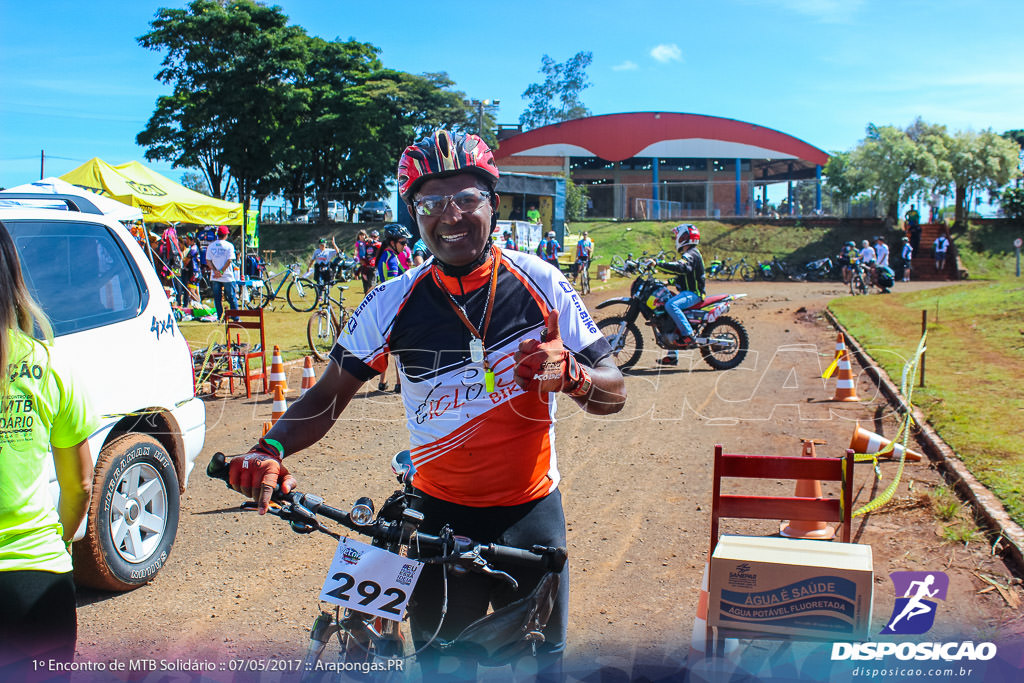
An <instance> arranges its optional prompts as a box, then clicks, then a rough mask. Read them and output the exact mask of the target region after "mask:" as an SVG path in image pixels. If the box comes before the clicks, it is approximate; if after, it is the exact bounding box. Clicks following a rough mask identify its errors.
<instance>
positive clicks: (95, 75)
mask: <svg viewBox="0 0 1024 683" xmlns="http://www.w3.org/2000/svg"><path fill="white" fill-rule="evenodd" d="M277 4H278V5H279V6H281V7H282V8H283V10H284V11H285V13H286V14H288V15H289V17H290V19H291V22H292V23H294V24H298V25H299V26H302V27H304V28H305V29H306V31H307V32H309V33H311V34H315V35H319V36H321V37H324V38H327V39H332V38H336V37H339V38H343V39H345V38H349V37H352V38H356V39H358V40H361V41H366V42H370V43H373V44H374V45H376V46H377V47H379V48H380V49H381V59H382V60H383V62H384V63H385V65H387V66H389V67H392V68H396V69H402V70H405V71H409V72H413V73H424V72H432V71H447V72H448V74H449V75H450V76H451V77H452V78H453V79H454V81H455V83H456V87H457V88H458V89H460V90H463V91H464V92H466V93H467V95H468V96H470V97H472V98H476V99H485V98H487V99H497V100H500V102H501V105H500V109H499V112H498V117H497V118H498V121H499V122H501V123H516V122H518V119H519V115H520V113H521V112H522V111H523V109H524V107H525V101H524V100H523V99H522V97H521V95H522V92H523V91H524V90H525V89H526V88H527V86H529V85H530V84H531V83H533V82H535V81H538V80H540V78H541V76H540V74H539V71H538V70H539V68H540V63H541V57H542V55H544V54H548V55H550V56H551V57H552V58H553V59H555V60H556V61H558V62H562V61H565V60H566V59H568V58H569V57H571V56H572V55H573V54H575V53H576V52H577V51H580V50H589V51H591V52H592V53H593V56H594V61H593V64H592V65H591V66H590V68H589V69H588V75H589V78H590V81H591V83H592V85H591V87H589V88H587V89H586V90H585V91H584V92H583V101H584V103H585V104H586V106H587V107H589V108H590V110H591V111H592V112H593V113H594V114H608V113H614V112H622V111H649V110H659V111H678V112H691V113H697V114H707V115H712V116H722V117H727V118H734V119H739V120H743V121H749V122H751V123H757V124H760V125H764V126H768V127H770V128H775V129H777V130H780V131H783V132H785V133H788V134H790V135H793V136H795V137H798V138H800V139H802V140H805V141H807V142H808V143H810V144H812V145H815V146H817V147H820V148H822V149H824V150H826V151H833V150H846V149H850V148H851V147H853V146H854V145H856V143H857V142H858V140H860V139H861V138H862V137H863V135H864V129H865V126H866V125H867V123H868V122H874V123H876V124H879V125H882V124H894V125H899V126H905V125H907V124H908V123H910V122H911V121H912V120H913V119H914V117H916V116H922V117H923V118H924V119H925V120H927V121H929V122H933V123H941V124H945V125H946V126H948V127H949V128H950V129H951V130H958V129H974V130H981V129H984V128H990V127H991V128H993V129H995V130H996V131H997V132H1002V131H1005V130H1007V129H1010V128H1024V67H1022V66H1021V64H1022V61H1021V49H1022V44H1024V41H1022V40H1021V35H1020V32H1021V26H1024V21H1022V19H1024V2H1021V1H1020V0H1007V1H1002V0H970V1H968V0H931V1H926V0H717V1H716V2H705V1H703V0H677V1H671V0H661V1H659V2H655V1H651V0H631V1H628V2H623V1H622V0H589V1H588V2H563V1H561V0H546V1H545V2H538V1H535V0H518V1H516V2H511V3H471V2H450V1H448V0H442V1H439V2H419V3H414V2H407V1H406V0H390V1H389V2H384V3H374V2H366V1H365V0H358V1H350V0H333V1H329V0H282V1H281V2H279V3H277ZM185 5H186V3H184V2H180V1H171V2H162V3H161V2H147V1H145V0H139V1H135V2H110V1H107V0H94V1H92V2H88V3H83V2H78V1H73V2H72V1H68V0H52V1H51V2H49V3H47V4H46V5H45V9H43V6H41V5H37V4H35V3H29V2H24V1H23V0H0V8H2V14H0V93H2V96H0V186H6V187H10V186H12V185H17V184H20V183H23V182H30V181H32V180H34V179H37V178H38V177H39V170H40V169H39V157H40V150H45V151H46V156H47V162H46V174H47V175H60V174H62V173H65V172H67V171H69V170H71V169H72V168H74V167H76V166H78V165H79V164H81V163H82V162H84V161H86V160H88V159H89V158H91V157H93V156H98V157H101V158H103V159H105V160H106V161H109V162H111V163H123V162H126V161H129V160H132V159H138V160H144V159H143V150H142V149H141V148H139V147H137V146H136V145H135V135H136V134H137V133H138V132H139V131H140V130H141V129H142V128H143V126H144V125H145V122H146V121H147V119H148V118H149V116H150V114H151V113H152V110H153V106H154V103H155V101H156V98H157V97H158V96H159V95H161V94H163V93H164V92H166V88H165V87H164V86H162V85H161V84H159V83H157V82H156V81H155V80H154V75H155V74H156V72H157V69H158V68H159V63H160V60H161V59H162V55H161V54H158V53H154V52H150V51H148V50H144V49H143V48H141V47H139V45H138V43H137V42H136V38H137V37H138V36H140V35H142V34H143V33H145V32H146V31H147V30H149V22H150V21H151V20H152V19H153V16H154V14H155V12H156V10H157V9H158V8H159V7H164V6H166V7H184V6H185ZM152 166H153V167H154V168H155V169H156V170H158V171H160V172H163V173H166V174H168V175H170V176H171V177H173V178H175V179H177V178H179V177H180V176H181V173H182V171H181V170H176V169H175V170H172V169H170V167H169V165H167V164H162V163H154V164H152Z"/></svg>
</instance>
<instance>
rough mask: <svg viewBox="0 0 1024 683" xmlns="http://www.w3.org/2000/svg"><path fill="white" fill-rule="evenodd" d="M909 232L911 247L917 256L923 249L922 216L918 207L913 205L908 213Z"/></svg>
mask: <svg viewBox="0 0 1024 683" xmlns="http://www.w3.org/2000/svg"><path fill="white" fill-rule="evenodd" d="M904 218H906V220H907V232H908V234H909V235H910V247H911V248H912V249H913V250H914V253H915V254H916V253H917V252H918V251H919V250H920V248H921V214H919V213H918V212H917V206H916V205H911V207H910V210H909V211H907V214H906V216H904Z"/></svg>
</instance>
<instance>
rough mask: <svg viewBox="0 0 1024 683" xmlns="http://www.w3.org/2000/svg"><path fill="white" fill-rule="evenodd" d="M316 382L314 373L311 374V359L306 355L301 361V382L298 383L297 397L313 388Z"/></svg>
mask: <svg viewBox="0 0 1024 683" xmlns="http://www.w3.org/2000/svg"><path fill="white" fill-rule="evenodd" d="M315 383H316V375H315V374H313V359H312V358H311V357H309V356H306V360H305V361H303V363H302V384H300V385H299V398H302V397H303V396H305V395H306V392H307V391H309V390H310V389H312V388H313V384H315Z"/></svg>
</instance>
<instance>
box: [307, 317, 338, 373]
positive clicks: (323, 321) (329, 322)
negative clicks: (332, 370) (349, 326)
mask: <svg viewBox="0 0 1024 683" xmlns="http://www.w3.org/2000/svg"><path fill="white" fill-rule="evenodd" d="M339 329H340V325H339V324H338V319H337V318H335V316H334V313H333V312H331V311H330V310H328V309H326V308H321V309H320V310H319V311H317V312H316V313H314V314H313V315H311V316H309V321H308V322H307V323H306V341H308V342H309V350H310V351H312V352H313V357H315V358H316V359H317V360H320V361H324V360H327V358H328V356H329V355H330V353H331V347H333V346H334V342H335V340H336V339H337V338H338V331H339Z"/></svg>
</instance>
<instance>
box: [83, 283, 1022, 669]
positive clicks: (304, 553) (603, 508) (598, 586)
mask: <svg viewBox="0 0 1024 683" xmlns="http://www.w3.org/2000/svg"><path fill="white" fill-rule="evenodd" d="M619 282H620V283H621V284H622V287H621V288H620V289H623V290H624V288H625V286H626V285H628V283H627V282H626V281H619ZM905 286H906V285H902V283H901V285H900V287H901V288H903V287H905ZM910 286H913V287H924V286H928V285H926V284H916V283H915V284H912V285H910ZM709 289H710V290H711V293H724V292H731V293H736V292H747V293H748V297H747V298H746V299H744V300H743V301H741V302H739V303H738V304H736V305H735V306H734V307H733V310H732V315H734V316H736V317H737V318H739V319H740V320H742V321H743V323H744V324H745V325H746V327H747V329H748V331H749V333H750V339H751V346H752V352H751V354H750V355H749V356H748V358H747V360H746V361H745V362H744V363H743V364H742V365H741V366H740V367H739V368H738V369H736V370H733V371H729V372H716V371H713V370H711V369H710V368H709V367H708V366H707V365H705V364H704V363H703V362H702V361H701V359H700V358H699V356H697V355H696V354H695V353H684V354H683V355H682V358H681V361H682V362H681V364H680V367H679V368H678V369H659V368H658V366H656V365H655V364H654V360H655V358H657V357H659V355H660V353H655V351H656V349H655V350H648V351H647V352H646V353H645V356H644V357H643V359H642V360H641V362H640V363H639V365H638V366H637V368H636V369H635V370H634V371H633V372H632V373H631V374H629V376H628V378H627V389H628V392H629V400H628V402H627V405H626V408H625V410H624V411H623V412H622V413H620V414H618V415H615V416H612V417H605V418H595V417H591V416H587V415H585V414H581V413H580V412H579V411H578V410H576V409H575V408H576V407H575V405H574V404H573V403H572V402H571V401H569V400H560V401H559V406H560V408H559V414H560V418H559V423H558V427H557V432H558V436H557V439H558V440H557V449H558V454H559V467H560V469H561V472H562V477H563V479H562V484H561V489H562V492H563V496H564V498H565V500H566V512H567V518H568V520H569V545H570V547H569V552H570V558H571V559H570V566H571V581H572V601H571V618H570V633H569V639H570V649H569V653H570V658H571V661H572V662H576V663H577V665H578V666H580V667H583V668H584V669H586V668H590V669H593V668H597V667H604V668H605V669H607V670H610V669H618V670H620V671H625V672H629V671H632V670H633V668H632V667H633V666H634V664H635V663H636V662H643V663H645V664H648V665H653V666H655V667H657V668H659V669H660V670H663V671H669V672H670V671H673V670H676V671H678V668H679V666H680V664H681V663H682V660H683V658H684V657H685V654H686V651H687V647H688V644H689V639H690V634H691V628H692V625H693V618H694V613H695V609H696V603H697V597H698V590H699V587H700V581H701V573H702V570H703V567H704V562H705V558H706V556H707V550H708V543H709V523H710V499H711V474H712V472H711V467H712V453H713V447H714V445H715V444H716V443H720V444H723V445H724V446H725V448H726V449H727V450H728V451H731V452H738V453H769V454H789V455H799V454H800V438H801V437H807V438H815V439H820V440H824V441H826V442H827V443H826V444H825V445H821V446H818V453H819V455H839V454H842V453H843V452H844V450H845V448H846V447H847V445H848V443H849V441H850V437H851V434H852V432H853V430H854V423H855V421H858V420H859V421H860V422H861V423H862V424H863V425H864V426H866V427H867V428H869V429H871V431H874V432H877V433H880V434H883V435H887V436H891V435H892V434H893V433H894V432H895V430H896V421H895V419H894V417H893V415H892V411H891V410H890V408H889V407H888V405H887V404H886V403H885V401H884V398H883V397H882V396H881V394H879V392H878V391H877V389H876V388H875V386H874V385H873V384H872V383H871V382H870V380H869V379H868V378H867V376H866V375H864V374H862V373H860V368H859V367H856V366H855V371H856V372H858V375H859V376H858V380H857V392H858V394H859V396H860V397H861V399H862V401H861V402H859V403H832V402H829V401H828V399H830V398H831V397H832V394H833V387H834V382H831V381H830V382H824V381H823V380H821V379H820V375H821V371H822V369H823V368H824V367H825V366H827V365H828V363H829V362H830V361H831V359H832V355H833V349H834V345H835V338H836V334H835V331H834V330H833V329H832V328H831V327H828V326H827V324H826V323H825V322H824V321H823V320H822V318H821V317H820V315H819V312H820V310H821V309H822V308H823V307H824V305H825V303H826V302H827V301H828V300H829V299H830V298H832V297H834V296H841V295H843V294H844V292H843V290H842V288H841V287H840V286H839V285H837V284H828V283H826V284H809V283H776V282H769V283H744V282H730V283H719V282H712V283H709ZM610 295H611V292H609V291H605V292H601V293H599V294H594V295H591V297H589V299H590V301H588V303H589V304H590V307H591V310H592V311H593V310H594V305H595V304H596V303H597V302H598V301H600V300H602V299H604V298H606V297H608V296H610ZM596 317H601V316H600V315H597V316H596ZM915 324H916V322H915V321H908V325H915ZM646 341H647V343H648V345H652V344H653V337H652V336H651V335H650V333H649V331H648V332H647V338H646ZM691 355H692V357H690V356H691ZM321 370H322V367H321V368H318V370H317V373H318V375H319V373H320V371H321ZM300 371H301V368H298V367H292V368H291V369H290V374H289V380H288V381H289V386H291V387H292V389H293V392H292V393H291V394H290V395H289V399H290V400H291V399H293V398H294V397H295V396H296V395H297V391H295V390H296V389H297V387H298V385H299V376H300ZM367 386H369V384H368V385H367ZM373 386H375V384H374V385H373ZM207 409H208V418H207V419H208V433H207V446H206V448H205V450H204V453H203V455H202V456H201V459H200V460H201V462H200V463H199V464H200V465H201V467H202V468H205V464H206V462H207V461H208V460H209V457H210V455H211V454H212V453H213V452H214V451H217V450H222V451H225V452H228V453H232V452H241V451H244V450H247V449H248V448H249V446H250V445H251V444H252V443H254V442H255V440H256V439H257V438H258V437H259V435H260V427H261V425H262V423H263V422H264V421H265V420H268V419H269V417H270V409H271V401H270V399H269V398H268V397H254V398H253V399H252V400H246V399H245V398H244V396H242V395H239V394H237V393H236V395H235V396H234V397H231V398H228V399H221V400H211V401H209V402H208V403H207ZM403 424H404V419H403V413H402V410H401V406H400V400H399V397H398V396H396V395H394V394H391V393H381V392H377V391H366V392H365V393H363V394H361V395H360V396H359V397H357V399H356V400H355V401H354V402H353V404H352V405H351V406H350V408H349V410H348V411H347V412H346V413H345V415H344V416H343V419H342V420H341V421H339V423H338V424H337V425H336V426H335V428H334V429H333V431H332V432H331V433H330V434H329V435H328V437H327V438H326V439H324V440H323V441H322V442H321V443H319V444H317V445H316V446H314V447H313V448H310V449H309V450H308V451H306V452H303V453H299V454H296V455H294V456H292V457H290V458H289V461H288V462H289V466H290V467H291V469H292V471H293V472H294V473H295V474H296V476H297V478H298V480H299V485H300V486H299V488H300V489H302V490H306V491H310V492H316V493H320V494H322V495H324V497H326V498H327V499H328V500H329V501H331V502H334V503H336V504H337V505H338V506H339V507H343V506H346V505H350V504H351V503H352V502H353V501H354V500H355V499H356V498H357V497H359V496H362V495H369V496H371V497H372V498H374V499H375V500H377V501H382V500H383V499H384V498H385V497H386V495H387V494H389V493H390V492H391V491H392V490H393V489H394V483H393V481H394V480H393V479H392V477H391V475H390V471H389V468H388V462H389V460H390V457H391V455H392V454H393V453H394V452H395V451H397V450H401V449H402V448H404V447H405V445H406V444H407V436H406V433H405V430H404V426H403ZM896 469H897V468H896V464H895V463H890V462H883V464H882V465H881V468H880V471H881V481H877V480H875V479H874V477H873V472H872V468H871V466H870V465H868V464H862V465H858V466H857V477H856V486H855V493H856V499H855V501H854V508H857V507H860V506H862V505H864V504H865V503H867V502H868V501H869V500H871V499H872V498H873V497H874V496H876V495H878V494H879V493H881V492H882V491H883V490H884V489H885V488H886V486H887V485H888V484H889V483H890V482H891V481H892V480H893V478H894V476H895V474H896ZM940 481H941V480H940V477H939V475H938V474H937V472H936V471H935V470H934V468H933V467H931V466H929V464H928V463H927V462H923V463H916V464H913V463H908V464H907V466H906V468H905V470H904V472H903V476H902V478H901V480H900V483H899V487H898V489H897V492H896V496H895V498H894V500H893V502H892V503H890V504H889V505H888V506H886V507H884V508H883V509H881V510H880V511H878V512H875V513H872V514H869V515H863V516H859V517H857V518H855V520H854V525H853V530H854V540H855V541H856V542H857V543H865V544H869V545H870V546H871V547H872V551H873V554H874V571H875V596H874V626H873V632H874V633H878V631H879V630H880V629H881V627H882V626H883V625H884V621H885V619H886V618H887V617H888V615H889V614H890V612H891V608H892V604H893V588H892V584H891V582H890V580H889V578H888V574H889V572H891V571H895V570H941V571H945V572H946V573H947V574H948V575H949V577H950V591H951V594H950V596H949V598H948V599H947V600H946V602H945V603H944V605H943V608H942V611H941V612H940V613H939V615H938V617H937V620H936V626H935V631H936V632H937V631H940V630H943V631H947V632H949V633H957V634H961V635H963V636H964V637H967V636H970V635H980V636H983V637H989V638H991V637H993V636H994V635H995V634H1004V635H1005V634H1008V633H1017V634H1020V633H1021V632H1022V631H1024V625H1022V621H1021V616H1020V610H1019V607H1018V608H1017V609H1013V608H1011V607H1010V603H1011V602H1012V600H1013V599H1014V598H1016V597H1019V596H1020V594H1021V593H1020V588H1019V587H1010V588H1009V589H1008V591H1000V590H995V589H993V588H992V587H991V585H990V584H989V583H987V582H986V581H985V580H984V579H983V578H981V577H982V576H987V577H990V578H992V579H994V580H996V581H997V582H1000V583H1001V584H1003V585H1010V584H1011V581H1012V580H1013V579H1012V575H1011V573H1010V571H1009V570H1008V569H1007V567H1006V566H1004V565H1003V564H1002V563H1001V562H1000V560H999V558H998V557H993V556H992V555H991V554H990V552H989V547H988V545H987V544H986V542H985V541H984V540H981V541H980V542H975V543H971V544H970V545H968V546H966V547H965V546H964V545H963V544H950V543H948V542H946V541H944V540H943V539H942V538H941V537H940V535H939V530H940V523H939V522H938V520H937V518H936V517H935V515H934V514H933V513H932V512H931V511H930V509H929V508H928V506H927V501H926V498H925V494H926V493H927V492H929V491H931V490H932V489H933V488H934V487H936V486H937V485H939V484H940ZM763 485H764V486H765V487H766V491H765V492H766V493H769V494H771V493H780V494H791V493H792V491H791V489H792V487H793V483H792V482H779V483H776V482H765V483H764V484H763ZM828 492H829V490H828V487H826V493H828ZM239 502H240V498H239V497H238V496H237V495H236V494H235V493H233V492H231V491H229V490H227V489H226V488H225V487H224V485H223V484H222V483H221V482H219V481H214V480H210V479H208V478H207V477H206V476H205V473H204V472H203V471H201V468H200V467H197V468H196V471H194V472H193V473H192V475H191V478H190V480H189V487H188V490H187V492H186V493H185V495H184V496H183V497H182V505H183V509H182V513H181V522H180V526H179V529H178V536H177V541H176V543H175V545H174V549H173V551H172V553H171V556H170V559H169V561H168V563H167V565H166V566H165V568H164V569H163V570H162V571H161V572H160V574H159V575H158V576H157V577H156V579H155V580H154V581H153V582H152V583H150V584H148V585H146V586H143V587H141V588H139V589H137V590H135V591H133V592H131V593H126V594H108V593H99V592H93V591H89V590H86V589H83V590H82V591H81V593H80V597H79V613H78V614H79V625H80V626H79V629H80V631H79V652H78V656H79V660H85V661H106V660H110V659H111V658H113V657H118V658H121V659H125V658H131V657H155V658H158V659H159V658H168V659H173V658H181V659H188V658H197V657H199V658H202V659H208V660H220V661H223V660H228V659H238V658H251V659H262V660H266V659H269V658H274V657H294V656H296V655H297V654H300V653H301V652H302V651H303V650H304V648H305V643H306V640H307V634H308V629H309V626H310V625H311V623H312V621H313V619H314V617H315V616H316V614H317V613H318V603H317V594H318V592H319V590H320V587H321V586H322V583H323V579H324V576H325V574H326V571H327V567H328V565H329V564H330V559H331V556H332V553H333V549H334V543H333V541H331V539H329V538H327V537H326V536H323V535H320V534H312V535H309V536H299V535H297V534H294V533H292V532H291V531H290V530H289V529H288V528H287V526H286V525H285V524H282V523H281V522H280V521H279V520H276V519H274V518H271V517H269V516H268V517H264V518H259V517H257V516H256V515H255V514H254V513H248V512H241V511H239V509H238V504H239ZM723 531H725V532H732V533H750V534H770V533H773V532H774V533H777V532H778V524H777V523H774V522H766V523H757V522H753V521H734V522H731V523H726V525H725V526H724V528H723ZM1007 596H1009V597H1007ZM217 680H221V679H219V678H218V679H217Z"/></svg>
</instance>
